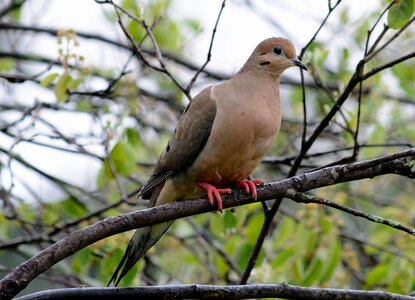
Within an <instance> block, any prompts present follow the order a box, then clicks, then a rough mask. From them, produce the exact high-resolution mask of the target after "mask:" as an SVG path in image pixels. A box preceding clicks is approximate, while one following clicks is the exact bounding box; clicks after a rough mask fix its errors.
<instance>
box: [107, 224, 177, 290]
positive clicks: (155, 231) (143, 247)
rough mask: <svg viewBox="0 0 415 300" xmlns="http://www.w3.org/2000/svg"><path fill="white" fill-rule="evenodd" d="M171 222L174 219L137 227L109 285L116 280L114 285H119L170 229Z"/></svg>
mask: <svg viewBox="0 0 415 300" xmlns="http://www.w3.org/2000/svg"><path fill="white" fill-rule="evenodd" d="M171 224H173V221H169V222H165V223H161V224H157V225H154V226H148V227H143V228H140V229H137V230H136V231H135V232H134V235H133V237H132V238H131V240H130V242H129V243H128V247H127V250H126V251H125V254H124V256H123V257H122V259H121V261H120V263H119V265H118V267H117V269H116V270H115V272H114V274H113V275H112V277H111V280H110V281H109V282H108V286H109V285H110V284H111V283H112V282H114V286H117V285H118V283H119V282H120V280H121V279H122V278H123V277H124V276H125V275H126V274H127V273H128V271H129V270H130V269H131V268H132V267H133V266H134V265H135V264H136V262H137V261H138V260H139V259H140V258H141V257H143V256H144V254H146V252H147V251H148V249H150V248H151V247H152V246H153V245H154V244H155V243H156V242H157V241H158V240H159V239H160V237H161V236H162V235H163V234H164V233H165V232H166V231H167V229H169V227H170V226H171ZM121 268H122V271H121V274H120V276H118V272H119V271H120V270H121Z"/></svg>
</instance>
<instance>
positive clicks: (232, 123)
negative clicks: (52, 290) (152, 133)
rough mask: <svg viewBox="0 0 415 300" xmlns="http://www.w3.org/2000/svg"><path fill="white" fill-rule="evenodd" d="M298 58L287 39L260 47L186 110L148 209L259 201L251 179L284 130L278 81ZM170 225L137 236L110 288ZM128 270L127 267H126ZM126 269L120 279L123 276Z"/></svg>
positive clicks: (146, 192) (150, 191)
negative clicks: (241, 195)
mask: <svg viewBox="0 0 415 300" xmlns="http://www.w3.org/2000/svg"><path fill="white" fill-rule="evenodd" d="M291 66H299V67H301V68H303V69H306V67H305V66H304V65H303V64H302V63H301V62H300V61H299V60H298V59H296V52H295V48H294V46H293V44H292V43H291V42H290V41H289V40H287V39H283V38H270V39H267V40H265V41H263V42H261V43H260V44H259V45H258V46H257V47H256V48H255V50H254V51H253V53H252V54H251V56H250V57H249V59H248V61H247V62H246V63H245V64H244V66H243V67H242V68H241V70H240V71H239V72H238V73H237V74H236V75H235V76H233V77H232V78H231V79H229V80H228V81H225V82H223V83H221V84H218V85H216V86H211V87H208V88H206V89H204V90H203V91H202V92H200V93H199V94H198V95H197V96H195V97H194V98H193V100H192V101H191V102H190V103H189V105H188V107H187V108H186V110H185V112H184V113H183V115H182V116H181V117H180V120H179V123H178V124H177V127H176V129H175V130H174V133H173V135H172V137H171V138H170V141H169V143H168V145H167V147H166V148H165V150H164V152H163V153H162V155H161V156H160V158H159V160H158V162H157V164H156V166H155V168H154V171H153V173H152V175H151V177H150V178H149V180H148V181H147V182H146V183H145V184H144V185H143V187H142V188H141V189H140V192H139V196H141V197H142V198H144V199H151V200H150V204H149V207H152V206H156V205H161V204H164V203H168V202H172V201H180V200H186V199H192V198H196V197H201V196H203V195H204V194H206V191H208V197H209V200H210V201H211V202H213V197H215V198H216V201H217V202H218V208H219V209H221V207H222V203H221V198H220V193H229V192H230V190H229V189H226V188H225V189H216V188H215V187H214V186H222V187H223V186H225V187H228V186H230V185H236V186H237V187H243V188H244V189H245V190H246V191H249V190H251V192H252V194H253V195H256V188H255V185H254V184H255V183H258V182H260V181H254V182H249V181H246V178H247V177H248V176H249V175H250V174H251V173H252V172H253V171H254V170H255V168H256V167H257V166H258V164H259V163H260V161H261V160H262V158H263V157H264V156H265V155H266V154H267V152H268V151H269V150H270V148H271V146H272V144H273V143H274V141H275V138H276V136H277V134H278V131H279V128H280V124H281V104H280V95H279V78H280V75H281V73H282V72H283V71H284V70H285V69H287V68H289V67H291ZM171 224H172V222H167V223H162V224H158V225H154V226H151V227H145V228H140V229H138V230H137V231H136V232H135V234H134V236H133V238H132V239H131V241H130V243H129V245H128V247H127V250H126V253H125V255H124V257H123V259H122V260H121V262H120V264H119V265H118V267H117V269H116V271H115V272H114V275H113V276H112V278H111V280H110V282H109V284H111V282H113V281H114V282H115V285H117V284H118V283H119V281H120V280H121V278H122V277H123V276H124V275H125V274H126V273H127V272H128V270H130V269H131V268H132V267H133V266H134V264H135V263H136V262H137V261H138V259H140V258H141V257H142V256H143V255H144V254H145V253H146V252H147V250H148V249H149V248H150V247H151V246H153V245H154V244H155V243H156V242H157V240H158V239H159V238H160V237H161V235H163V234H164V232H165V231H166V230H167V229H168V228H169V227H170V225H171ZM124 264H125V265H124ZM122 267H123V270H122V272H121V274H120V276H118V272H119V271H120V269H121V268H122Z"/></svg>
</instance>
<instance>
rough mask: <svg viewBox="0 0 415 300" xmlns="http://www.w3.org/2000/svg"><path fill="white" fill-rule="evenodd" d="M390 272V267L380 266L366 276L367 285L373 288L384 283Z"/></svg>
mask: <svg viewBox="0 0 415 300" xmlns="http://www.w3.org/2000/svg"><path fill="white" fill-rule="evenodd" d="M389 271H390V265H384V264H379V265H377V266H376V267H374V268H373V269H372V270H370V271H369V272H368V273H367V274H366V284H368V285H369V287H370V286H373V285H375V284H380V283H384V282H385V281H386V279H387V276H386V275H387V274H388V273H389Z"/></svg>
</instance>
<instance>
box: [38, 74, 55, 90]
mask: <svg viewBox="0 0 415 300" xmlns="http://www.w3.org/2000/svg"><path fill="white" fill-rule="evenodd" d="M58 76H59V74H58V73H52V74H49V75H48V76H46V77H45V78H43V80H42V81H41V82H40V85H41V86H43V87H45V86H48V85H49V84H51V83H52V81H54V80H55V78H56V77H58Z"/></svg>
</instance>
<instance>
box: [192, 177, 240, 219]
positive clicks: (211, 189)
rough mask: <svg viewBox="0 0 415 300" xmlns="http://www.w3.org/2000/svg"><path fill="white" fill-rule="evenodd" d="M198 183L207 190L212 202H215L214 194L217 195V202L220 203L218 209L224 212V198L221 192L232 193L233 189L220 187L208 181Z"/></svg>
mask: <svg viewBox="0 0 415 300" xmlns="http://www.w3.org/2000/svg"><path fill="white" fill-rule="evenodd" d="M197 185H198V186H200V187H201V188H202V189H205V190H206V193H207V196H208V200H209V203H210V204H213V196H215V198H216V202H217V203H218V210H219V211H220V212H222V208H223V205H222V198H221V197H220V194H230V193H232V190H231V189H229V188H225V189H218V188H216V187H214V186H213V185H211V184H209V183H207V182H197Z"/></svg>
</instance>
